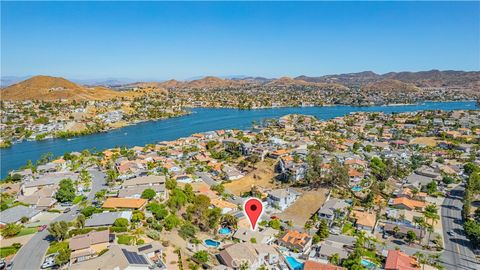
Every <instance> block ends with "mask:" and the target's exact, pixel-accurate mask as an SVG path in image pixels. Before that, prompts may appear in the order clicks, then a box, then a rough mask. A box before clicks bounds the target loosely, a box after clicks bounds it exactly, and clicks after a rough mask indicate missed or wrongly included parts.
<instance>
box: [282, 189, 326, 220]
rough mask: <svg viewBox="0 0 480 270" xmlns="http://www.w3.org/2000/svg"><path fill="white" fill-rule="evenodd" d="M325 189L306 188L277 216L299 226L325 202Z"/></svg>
mask: <svg viewBox="0 0 480 270" xmlns="http://www.w3.org/2000/svg"><path fill="white" fill-rule="evenodd" d="M327 193H328V190H327V189H324V188H319V189H315V190H307V191H304V192H303V195H302V196H301V197H300V198H299V199H298V200H297V201H296V202H295V203H294V204H293V205H292V206H290V207H289V208H287V210H285V211H284V212H283V213H281V214H278V215H277V216H278V217H279V218H280V219H282V220H291V221H292V222H293V224H295V225H296V226H301V227H303V225H304V224H305V221H307V220H308V219H309V218H310V217H311V216H312V215H313V214H314V213H315V212H316V211H317V210H318V209H319V208H320V207H321V206H322V205H323V203H324V202H325V198H326V195H327Z"/></svg>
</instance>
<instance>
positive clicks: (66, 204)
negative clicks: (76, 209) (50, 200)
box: [60, 202, 73, 207]
mask: <svg viewBox="0 0 480 270" xmlns="http://www.w3.org/2000/svg"><path fill="white" fill-rule="evenodd" d="M72 205H73V203H71V202H63V203H61V204H60V206H63V207H67V206H72Z"/></svg>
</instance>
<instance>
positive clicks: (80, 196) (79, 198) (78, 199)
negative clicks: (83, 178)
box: [72, 195, 85, 204]
mask: <svg viewBox="0 0 480 270" xmlns="http://www.w3.org/2000/svg"><path fill="white" fill-rule="evenodd" d="M83 198H85V196H84V195H78V196H77V197H75V199H73V201H72V203H73V204H77V203H79V202H81V201H83Z"/></svg>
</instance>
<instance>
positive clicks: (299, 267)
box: [285, 256, 303, 270]
mask: <svg viewBox="0 0 480 270" xmlns="http://www.w3.org/2000/svg"><path fill="white" fill-rule="evenodd" d="M285 259H287V263H288V265H289V266H290V267H291V268H292V269H293V270H303V263H301V262H299V261H297V260H296V259H295V258H294V257H290V256H287V257H285Z"/></svg>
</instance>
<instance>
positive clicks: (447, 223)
mask: <svg viewBox="0 0 480 270" xmlns="http://www.w3.org/2000/svg"><path fill="white" fill-rule="evenodd" d="M464 190H465V188H464V185H463V184H461V185H460V186H457V187H456V188H454V189H452V191H451V192H450V196H448V197H447V198H445V200H444V201H443V204H442V209H441V215H442V223H443V238H444V240H445V241H444V242H445V250H444V252H443V254H442V257H441V259H442V263H443V265H444V266H445V268H446V269H464V270H477V269H480V264H479V263H478V261H477V260H476V258H475V255H474V254H473V252H472V249H471V246H470V241H469V240H468V239H467V237H466V236H465V232H464V230H463V220H462V207H463V203H462V200H463V193H464ZM450 230H452V231H453V232H454V235H453V236H450V235H448V233H447V232H448V231H450Z"/></svg>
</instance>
